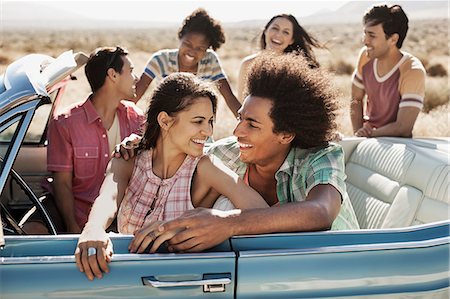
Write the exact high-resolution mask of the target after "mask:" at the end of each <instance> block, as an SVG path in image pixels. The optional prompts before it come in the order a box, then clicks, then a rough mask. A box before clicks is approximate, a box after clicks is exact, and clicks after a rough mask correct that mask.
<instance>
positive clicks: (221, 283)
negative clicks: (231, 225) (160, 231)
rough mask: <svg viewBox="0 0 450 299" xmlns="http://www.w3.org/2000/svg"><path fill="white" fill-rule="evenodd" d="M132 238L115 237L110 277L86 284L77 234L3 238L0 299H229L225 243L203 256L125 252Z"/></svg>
mask: <svg viewBox="0 0 450 299" xmlns="http://www.w3.org/2000/svg"><path fill="white" fill-rule="evenodd" d="M130 240H131V236H115V237H114V236H113V237H112V242H113V244H114V252H115V254H114V256H113V260H112V262H111V263H110V265H109V267H110V273H107V274H104V276H103V278H102V279H95V280H94V281H89V280H88V279H87V278H86V276H85V275H84V274H83V273H81V272H79V270H78V268H77V267H76V265H75V262H74V256H73V252H74V249H75V246H76V242H77V236H67V235H66V236H41V237H37V236H32V237H24V236H21V237H18V236H6V237H5V243H6V245H5V247H4V249H3V250H0V254H1V258H0V264H1V265H0V289H1V298H5V299H6V298H233V296H234V287H235V279H236V275H235V260H236V256H235V254H234V252H232V251H231V250H230V246H229V243H228V241H226V242H225V243H223V244H221V245H219V246H218V247H215V248H214V249H212V250H209V251H208V252H204V253H195V254H174V253H164V252H162V253H157V254H129V253H128V250H127V246H128V244H129V242H130Z"/></svg>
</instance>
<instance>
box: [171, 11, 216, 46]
mask: <svg viewBox="0 0 450 299" xmlns="http://www.w3.org/2000/svg"><path fill="white" fill-rule="evenodd" d="M191 32H195V33H200V34H204V35H205V36H206V38H207V39H208V40H209V44H210V46H211V48H212V49H213V50H214V51H215V50H217V49H219V48H220V46H221V45H222V44H223V43H225V34H224V32H223V29H222V26H221V25H220V23H219V21H217V20H214V19H213V18H211V17H210V16H209V14H208V13H207V12H206V10H204V9H203V8H199V9H196V10H195V11H194V12H192V13H191V14H190V15H189V16H187V17H186V18H185V19H184V21H183V25H182V26H181V28H180V30H179V31H178V38H179V39H181V38H183V36H185V35H186V34H187V33H191Z"/></svg>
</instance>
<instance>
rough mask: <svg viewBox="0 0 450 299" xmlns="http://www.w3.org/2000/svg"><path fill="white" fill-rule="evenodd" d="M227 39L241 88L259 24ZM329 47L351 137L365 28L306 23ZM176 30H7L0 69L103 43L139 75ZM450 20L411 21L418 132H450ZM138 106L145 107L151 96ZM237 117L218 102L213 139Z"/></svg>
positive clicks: (232, 73)
mask: <svg viewBox="0 0 450 299" xmlns="http://www.w3.org/2000/svg"><path fill="white" fill-rule="evenodd" d="M224 28H225V32H226V37H227V41H226V43H225V44H224V45H223V46H222V47H221V48H220V49H219V50H218V51H217V52H218V54H219V57H220V59H221V62H222V65H223V68H224V70H225V72H226V73H227V76H228V78H229V80H230V83H231V85H232V88H233V89H234V90H236V89H237V76H238V70H239V65H240V61H241V59H242V58H244V57H245V56H247V55H249V54H251V53H255V52H257V51H258V45H257V44H258V40H259V34H260V31H261V28H260V27H257V26H253V27H250V26H249V27H236V26H229V27H227V26H226V24H224ZM305 28H306V29H307V30H308V31H309V32H311V33H312V34H313V35H314V36H315V37H316V38H317V39H318V40H319V41H320V42H322V43H323V44H325V45H326V47H327V49H326V50H322V49H321V50H317V51H315V53H316V56H317V57H318V60H319V62H320V63H321V67H322V68H324V69H326V70H328V71H329V72H330V80H332V84H334V86H335V88H336V89H337V90H338V91H339V93H340V96H339V99H340V103H341V109H340V113H339V116H338V127H339V130H340V132H342V133H343V134H344V135H346V136H350V135H352V130H351V122H350V116H349V102H350V88H351V73H352V71H353V67H354V64H355V62H356V58H357V54H358V51H359V49H360V47H361V35H362V29H361V25H360V24H340V25H314V26H305ZM176 36H177V28H176V27H173V28H166V29H159V28H147V29H122V30H70V31H69V30H35V31H33V30H31V31H29V30H28V31H21V30H3V31H1V38H0V43H1V44H0V73H3V72H4V70H5V68H6V66H7V65H8V64H9V63H11V62H12V61H14V60H15V59H17V58H19V57H21V56H24V55H26V54H29V53H43V54H48V55H52V56H58V55H59V54H61V53H62V52H64V51H66V50H68V49H73V50H74V51H75V52H78V51H82V52H85V53H89V52H91V51H92V50H94V49H95V48H96V47H98V46H106V45H108V46H115V45H121V46H124V47H126V48H127V49H128V50H129V52H130V57H131V59H132V60H133V62H134V65H135V69H136V74H138V75H140V74H141V72H142V71H143V69H144V67H145V65H146V62H147V60H148V59H149V58H150V56H151V54H152V53H153V52H155V51H157V50H159V49H163V48H176V47H177V46H178V40H177V38H176ZM448 41H449V39H448V19H444V20H429V21H427V20H422V21H415V22H410V31H409V34H408V36H407V38H406V41H405V43H404V45H403V48H402V50H404V51H406V52H410V53H412V54H414V55H416V56H417V57H419V59H421V60H422V62H423V63H424V65H425V68H426V69H427V73H428V77H427V81H426V95H425V107H424V109H423V111H422V112H421V113H420V115H419V118H418V120H417V123H416V125H415V127H414V131H413V134H414V136H415V137H419V136H441V137H443V136H446V137H448V136H450V129H449V119H450V117H449V116H450V114H449V80H448V65H449V45H448ZM75 75H76V77H77V78H78V80H76V81H73V82H72V84H71V85H70V86H69V88H68V90H67V92H66V95H65V99H64V103H63V104H64V105H65V106H67V105H70V104H72V103H74V102H78V101H82V100H84V99H85V98H86V96H87V95H88V94H89V91H90V89H89V85H88V83H87V81H86V77H85V76H84V70H78V71H77V72H76V73H75ZM150 94H151V88H150V89H149V90H148V91H147V93H146V97H145V98H146V99H144V100H141V101H140V102H139V103H138V105H139V106H140V107H141V108H142V109H143V110H144V111H145V110H146V107H147V105H148V96H150ZM234 125H235V119H234V117H233V115H232V114H231V112H229V111H228V109H227V108H226V106H225V104H224V101H220V103H219V111H218V115H217V122H216V125H215V132H214V138H215V139H219V138H222V137H224V136H228V135H230V134H232V130H233V128H234Z"/></svg>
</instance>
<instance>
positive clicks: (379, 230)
mask: <svg viewBox="0 0 450 299" xmlns="http://www.w3.org/2000/svg"><path fill="white" fill-rule="evenodd" d="M442 225H448V226H450V220H442V221H436V222H433V223H424V224H418V225H414V226H407V227H400V228H377V229H357V230H327V231H316V232H287V233H269V234H259V235H241V236H233V237H232V238H231V239H232V240H233V239H245V238H261V237H286V236H314V235H341V234H342V235H346V234H349V233H351V234H352V235H358V234H367V233H371V234H384V233H402V232H413V231H418V230H422V229H427V228H433V227H438V226H442Z"/></svg>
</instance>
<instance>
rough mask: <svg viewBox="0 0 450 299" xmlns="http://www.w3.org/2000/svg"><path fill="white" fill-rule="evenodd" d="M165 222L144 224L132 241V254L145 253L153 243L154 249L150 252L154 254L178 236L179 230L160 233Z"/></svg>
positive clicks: (130, 247)
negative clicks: (166, 242) (162, 245)
mask: <svg viewBox="0 0 450 299" xmlns="http://www.w3.org/2000/svg"><path fill="white" fill-rule="evenodd" d="M164 223H165V222H163V221H156V222H153V223H151V224H144V226H143V227H142V228H140V229H138V230H136V231H135V232H134V238H133V240H131V243H130V245H129V246H128V250H130V252H132V253H144V252H145V251H146V249H147V248H148V247H149V246H150V244H151V243H152V242H153V245H152V247H151V248H150V250H148V252H150V253H154V252H156V250H158V248H159V246H161V244H162V243H164V242H165V241H167V240H170V239H171V238H172V237H173V236H174V235H176V234H177V233H178V232H179V231H181V230H179V229H176V230H171V231H166V232H164V233H162V232H160V230H159V227H160V226H161V225H162V224H164Z"/></svg>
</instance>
